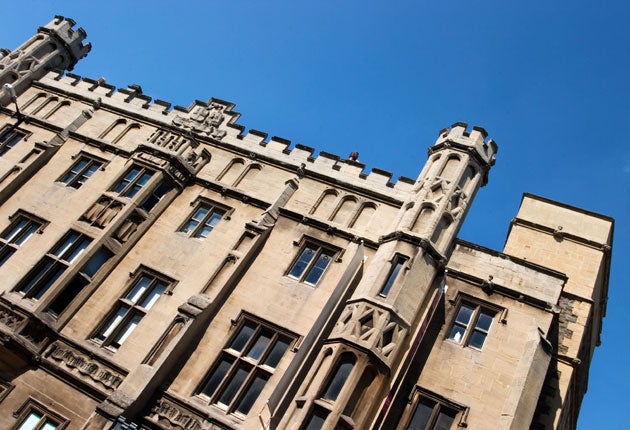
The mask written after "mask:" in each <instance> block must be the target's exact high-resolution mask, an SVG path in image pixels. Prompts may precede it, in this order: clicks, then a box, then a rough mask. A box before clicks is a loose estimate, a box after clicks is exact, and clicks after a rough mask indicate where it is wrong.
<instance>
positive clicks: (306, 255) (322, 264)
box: [287, 241, 336, 285]
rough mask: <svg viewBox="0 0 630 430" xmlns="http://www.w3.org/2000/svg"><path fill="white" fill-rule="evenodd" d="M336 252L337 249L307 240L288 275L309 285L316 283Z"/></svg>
mask: <svg viewBox="0 0 630 430" xmlns="http://www.w3.org/2000/svg"><path fill="white" fill-rule="evenodd" d="M335 254H336V251H334V250H332V249H330V248H327V247H325V246H323V245H319V244H317V243H314V242H310V241H306V242H304V244H303V246H302V249H301V250H300V253H299V255H298V257H297V259H296V260H295V261H294V262H293V264H292V265H291V268H290V269H289V272H288V273H287V276H289V277H290V278H293V279H297V280H298V281H300V282H304V283H305V284H308V285H316V284H317V283H318V282H319V280H320V279H321V278H322V276H323V275H324V271H325V270H326V268H327V267H328V265H329V264H330V262H331V261H332V260H333V258H334V256H335Z"/></svg>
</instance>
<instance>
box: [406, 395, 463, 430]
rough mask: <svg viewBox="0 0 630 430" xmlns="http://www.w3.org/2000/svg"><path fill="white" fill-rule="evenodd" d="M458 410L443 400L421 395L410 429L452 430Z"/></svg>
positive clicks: (409, 425)
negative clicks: (443, 402) (439, 400)
mask: <svg viewBox="0 0 630 430" xmlns="http://www.w3.org/2000/svg"><path fill="white" fill-rule="evenodd" d="M457 413H458V411H457V410H455V409H452V408H451V407H449V406H446V405H444V404H442V403H441V402H438V401H435V400H433V399H429V398H426V397H424V396H420V397H419V399H418V404H417V405H416V409H415V410H414V412H413V415H412V417H411V420H410V421H409V424H408V426H407V429H408V430H450V429H451V427H452V426H453V423H454V422H455V417H456V416H457Z"/></svg>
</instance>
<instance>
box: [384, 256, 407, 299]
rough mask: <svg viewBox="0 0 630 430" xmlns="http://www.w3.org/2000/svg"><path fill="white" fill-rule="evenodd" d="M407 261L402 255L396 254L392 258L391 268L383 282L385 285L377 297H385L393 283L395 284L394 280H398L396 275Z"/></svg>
mask: <svg viewBox="0 0 630 430" xmlns="http://www.w3.org/2000/svg"><path fill="white" fill-rule="evenodd" d="M407 260H408V258H407V257H405V256H404V255H400V254H396V255H395V256H394V258H393V259H392V267H391V268H390V270H389V274H388V275H387V279H386V280H385V283H384V284H383V287H382V288H381V292H380V293H378V294H379V296H382V297H387V295H388V294H389V291H390V290H391V288H392V285H394V282H396V279H398V274H399V273H400V270H401V269H402V268H403V267H404V266H405V263H406V262H407Z"/></svg>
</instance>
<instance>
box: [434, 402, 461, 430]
mask: <svg viewBox="0 0 630 430" xmlns="http://www.w3.org/2000/svg"><path fill="white" fill-rule="evenodd" d="M455 415H457V412H455V411H453V410H450V409H447V408H444V407H442V408H441V409H440V413H439V415H438V417H437V420H435V425H434V426H433V430H450V428H451V426H452V425H453V421H455Z"/></svg>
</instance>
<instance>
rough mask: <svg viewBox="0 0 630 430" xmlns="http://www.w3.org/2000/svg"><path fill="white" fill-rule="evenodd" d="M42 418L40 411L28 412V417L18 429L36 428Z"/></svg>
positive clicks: (32, 429)
mask: <svg viewBox="0 0 630 430" xmlns="http://www.w3.org/2000/svg"><path fill="white" fill-rule="evenodd" d="M41 419H42V416H41V415H40V414H38V413H35V412H31V413H30V414H28V417H27V418H26V419H25V420H24V421H23V422H22V424H21V425H20V426H19V427H18V430H34V429H35V428H36V426H37V423H39V420H41Z"/></svg>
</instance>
